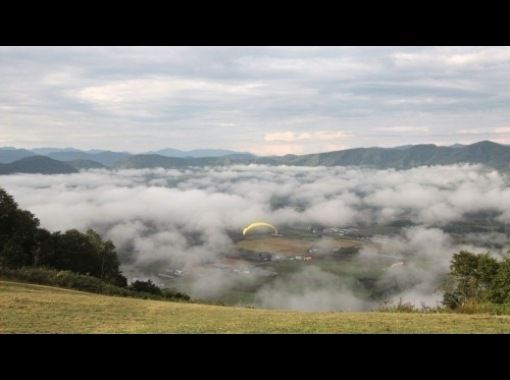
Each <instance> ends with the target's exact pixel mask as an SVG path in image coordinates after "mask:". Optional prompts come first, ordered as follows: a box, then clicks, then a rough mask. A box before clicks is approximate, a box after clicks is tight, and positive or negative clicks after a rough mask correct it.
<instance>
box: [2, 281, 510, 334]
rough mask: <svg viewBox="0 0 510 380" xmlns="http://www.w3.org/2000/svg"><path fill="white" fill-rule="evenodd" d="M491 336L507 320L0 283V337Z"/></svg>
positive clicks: (508, 328) (506, 326)
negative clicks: (267, 306) (195, 300)
mask: <svg viewBox="0 0 510 380" xmlns="http://www.w3.org/2000/svg"><path fill="white" fill-rule="evenodd" d="M32 332H33V333H415V332H416V333H497V332H505V333H507V332H510V316H496V315H489V314H472V315H467V314H453V313H379V312H366V313H347V312H330V313H303V312H293V311H276V310H262V309H249V308H240V307H226V306H212V305H201V304H192V303H178V302H164V301H150V300H141V299H133V298H122V297H109V296H102V295H96V294H91V293H85V292H79V291H73V290H67V289H60V288H53V287H48V286H41V285H31V284H23V283H16V282H9V281H0V333H32Z"/></svg>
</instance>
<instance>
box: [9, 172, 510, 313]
mask: <svg viewBox="0 0 510 380" xmlns="http://www.w3.org/2000/svg"><path fill="white" fill-rule="evenodd" d="M508 183H509V179H508V178H507V176H506V175H505V174H501V173H499V172H496V171H493V170H489V169H486V168H484V167H481V166H466V165H464V166H459V165H456V166H444V167H420V168H414V169H410V170H405V171H397V170H372V169H360V168H347V167H285V166H278V167H270V166H262V165H249V166H240V165H239V166H228V167H214V168H188V169H183V170H176V169H143V170H122V171H107V170H91V171H85V172H80V173H77V174H70V175H51V176H48V175H37V174H17V175H10V176H2V177H0V186H2V187H4V188H5V189H6V190H7V191H8V192H10V193H11V194H12V195H13V196H14V197H15V199H16V200H17V201H18V203H19V204H20V206H21V207H23V208H26V209H29V210H30V211H32V212H33V213H34V214H35V215H36V216H37V217H38V218H39V219H40V221H41V224H42V226H44V227H46V228H48V229H50V230H65V229H70V228H78V229H86V228H94V229H96V230H98V231H100V232H101V233H102V234H104V235H105V236H106V237H107V238H110V239H112V240H113V242H114V243H115V245H116V246H117V247H118V251H119V253H120V257H121V262H122V263H123V270H124V271H125V272H126V273H127V274H128V275H131V276H136V275H140V273H142V274H143V273H149V272H151V273H154V271H155V270H159V271H164V270H165V269H167V268H169V267H172V268H181V269H183V270H186V269H187V268H191V267H194V266H196V265H200V264H210V263H215V262H219V261H220V260H221V259H223V258H224V257H225V256H226V255H228V254H229V253H232V252H233V251H234V249H235V242H234V240H235V236H236V234H239V231H240V230H241V229H242V227H243V226H245V225H246V224H248V223H250V222H252V221H254V220H266V221H269V222H271V223H274V224H276V225H280V226H283V225H303V226H308V225H311V224H320V225H322V226H360V225H371V224H374V223H387V222H392V221H396V220H401V219H407V220H410V221H412V222H413V223H414V224H415V226H414V227H408V228H405V229H402V230H401V231H400V233H399V234H397V235H392V236H387V235H386V236H375V237H374V238H373V239H372V243H371V244H369V245H365V246H364V248H363V249H362V250H361V252H360V260H361V259H363V260H366V261H367V262H370V260H371V259H374V258H381V257H385V256H388V257H392V258H394V261H396V265H392V266H391V267H390V268H389V269H388V270H387V271H386V272H385V273H384V274H383V275H382V277H381V278H380V279H379V280H378V281H379V282H380V284H381V287H382V288H384V287H388V284H392V283H393V284H396V285H395V286H394V287H393V288H394V289H397V290H398V291H397V292H396V293H394V294H393V296H394V297H393V298H395V297H402V298H403V299H406V300H409V301H414V302H424V303H426V304H429V305H430V304H434V303H435V302H437V301H438V300H439V299H440V296H441V294H440V292H437V286H438V285H439V280H440V278H441V275H443V274H444V273H446V272H447V270H448V263H449V260H450V258H451V255H452V254H453V253H454V252H456V251H458V250H459V249H461V248H463V247H464V246H463V245H461V244H460V243H458V242H456V240H455V239H454V237H452V236H450V235H449V234H448V233H446V232H445V231H443V229H442V227H443V226H445V225H447V224H448V223H449V222H453V221H460V220H462V219H463V218H465V217H466V215H472V214H475V213H481V212H484V213H489V214H488V215H491V217H492V218H493V220H494V222H495V223H499V222H508V221H510V211H509V210H510V188H508ZM465 238H466V240H465V241H464V242H463V244H465V245H466V244H467V245H466V247H468V248H470V249H475V250H476V249H477V248H476V246H483V245H485V243H487V242H489V241H496V242H497V243H498V244H499V245H500V246H502V245H504V244H506V236H505V235H504V234H502V233H500V232H491V233H490V234H488V233H483V232H482V233H475V234H468V235H466V237H465ZM320 244H322V245H324V246H328V244H330V242H328V241H326V240H324V241H322V242H321V243H320ZM480 249H481V248H480ZM480 249H478V250H480ZM144 271H145V272H144ZM264 275H266V274H264ZM199 277H200V276H199ZM235 283H238V279H236V278H227V276H223V275H221V274H219V275H218V273H216V272H214V271H205V272H204V275H203V276H201V277H200V278H199V279H197V281H196V282H195V283H194V284H193V286H192V287H191V290H190V291H191V292H192V293H193V294H192V295H194V296H196V297H199V298H214V297H217V296H218V295H220V294H221V293H222V292H223V291H224V290H225V289H228V288H229V286H231V285H232V284H235ZM295 283H301V284H302V283H308V284H311V285H310V286H304V287H303V286H301V287H300V288H299V289H298V290H297V291H295V289H297V288H295V287H292V284H295ZM289 285H290V286H289ZM289 289H291V290H289ZM292 289H294V290H292ZM255 298H256V302H257V304H258V305H261V306H265V307H284V308H295V309H302V310H337V309H356V310H359V309H366V308H369V307H372V306H373V305H372V304H371V303H370V302H367V301H366V300H361V299H359V298H358V297H357V296H355V295H354V293H353V292H352V284H349V283H347V282H346V281H345V279H344V280H343V279H341V278H338V277H335V276H334V275H333V274H331V273H328V272H327V270H324V268H322V269H318V268H315V267H313V266H312V267H309V268H307V269H305V270H304V271H303V272H302V273H296V274H294V275H293V276H289V277H285V278H278V279H277V280H275V281H274V282H272V283H271V284H270V285H268V286H263V287H262V288H261V289H260V290H259V291H258V293H257V294H256V297H255Z"/></svg>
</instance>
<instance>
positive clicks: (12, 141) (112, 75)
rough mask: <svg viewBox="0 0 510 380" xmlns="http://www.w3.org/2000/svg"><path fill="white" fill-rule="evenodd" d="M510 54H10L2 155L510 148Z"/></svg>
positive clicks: (75, 50)
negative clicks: (6, 150) (10, 149)
mask: <svg viewBox="0 0 510 380" xmlns="http://www.w3.org/2000/svg"><path fill="white" fill-rule="evenodd" d="M509 105H510V47H310V46H308V47H0V146H14V147H18V148H21V147H23V148H36V147H48V146H49V147H60V148H63V147H69V146H72V147H75V148H79V149H95V148H97V149H109V150H115V151H129V152H134V153H140V152H145V151H151V150H158V149H162V148H167V147H172V148H177V149H183V150H190V149H204V148H216V149H220V148H223V149H232V150H236V151H247V152H252V153H255V154H259V155H283V154H306V153H315V152H323V151H331V150H339V149H348V148H354V147H368V146H387V147H389V146H399V145H407V144H421V143H434V144H438V145H450V144H454V143H464V144H466V143H472V142H476V141H481V140H487V139H488V140H492V141H495V142H500V143H505V144H510V107H509Z"/></svg>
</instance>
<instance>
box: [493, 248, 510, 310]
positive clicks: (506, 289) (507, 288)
mask: <svg viewBox="0 0 510 380" xmlns="http://www.w3.org/2000/svg"><path fill="white" fill-rule="evenodd" d="M491 300H492V301H493V302H496V303H503V302H510V251H509V252H507V254H506V255H505V257H504V258H503V261H502V262H501V263H500V264H499V266H498V270H497V272H496V274H495V276H494V281H493V285H492V294H491Z"/></svg>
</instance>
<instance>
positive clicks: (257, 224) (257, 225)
mask: <svg viewBox="0 0 510 380" xmlns="http://www.w3.org/2000/svg"><path fill="white" fill-rule="evenodd" d="M261 227H265V228H271V229H272V230H273V236H279V235H278V230H277V229H276V227H275V226H273V225H272V224H269V223H266V222H254V223H251V224H249V225H248V226H246V227H245V228H244V229H243V236H246V234H247V233H248V231H250V230H253V229H255V228H261Z"/></svg>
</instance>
